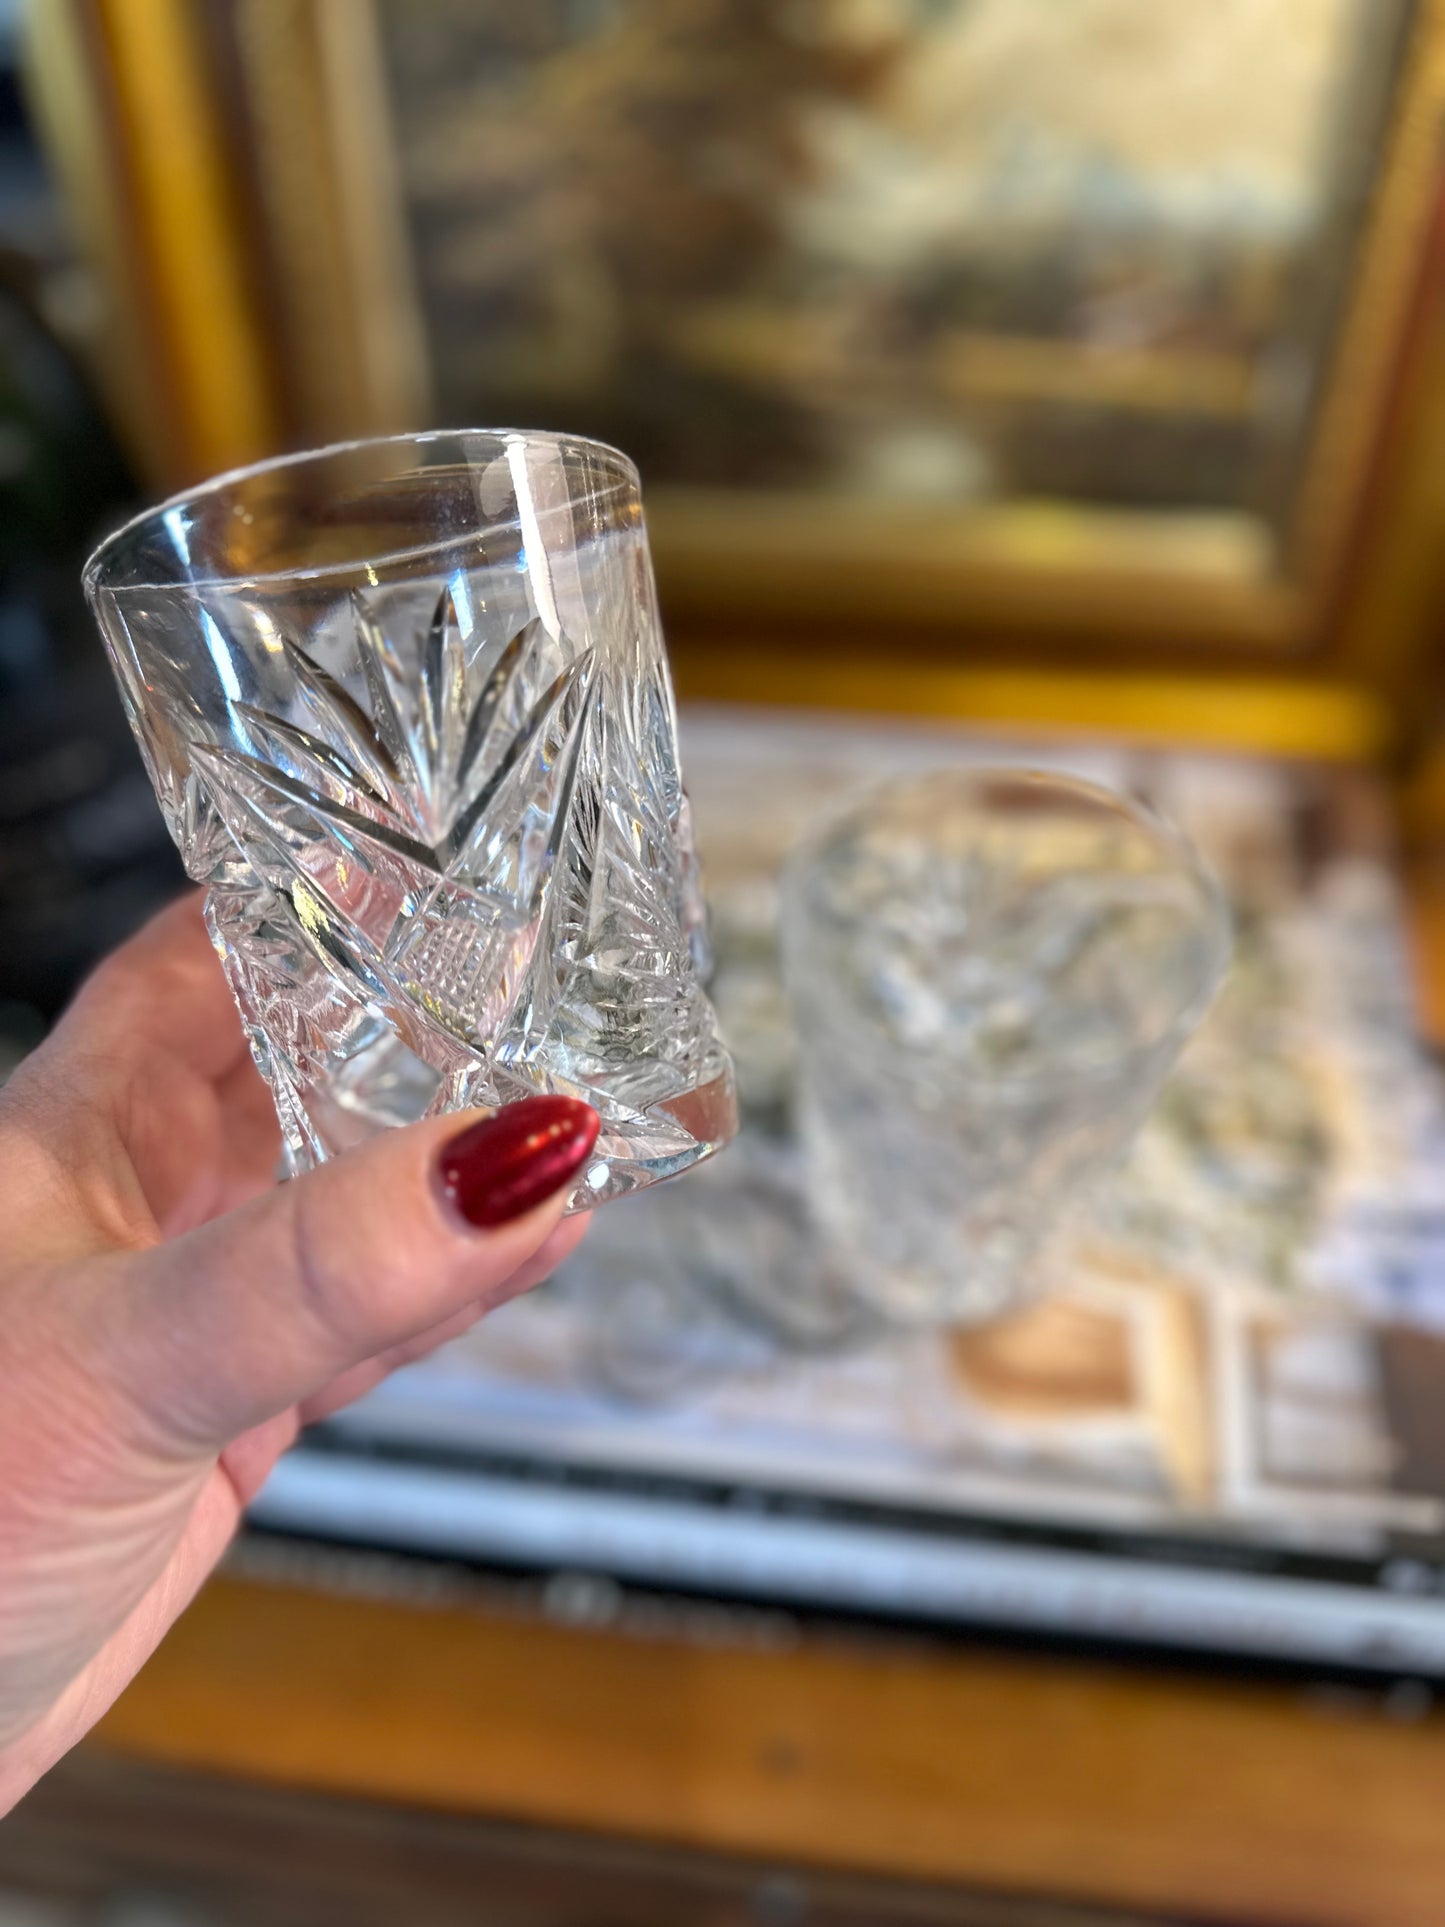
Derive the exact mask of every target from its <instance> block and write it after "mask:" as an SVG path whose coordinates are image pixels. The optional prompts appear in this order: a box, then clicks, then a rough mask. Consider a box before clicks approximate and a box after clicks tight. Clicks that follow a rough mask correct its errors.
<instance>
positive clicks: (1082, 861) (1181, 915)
mask: <svg viewBox="0 0 1445 1927" xmlns="http://www.w3.org/2000/svg"><path fill="white" fill-rule="evenodd" d="M783 941H784V960H785V967H786V971H787V979H788V987H789V993H790V997H791V1001H792V1004H793V1011H794V1017H795V1020H796V1024H797V1030H798V1037H799V1047H800V1061H799V1086H798V1104H799V1112H800V1115H799V1124H800V1128H801V1132H802V1137H803V1143H804V1148H805V1153H806V1159H807V1175H808V1183H809V1189H810V1193H811V1196H812V1200H813V1204H814V1207H815V1209H816V1211H817V1213H818V1217H819V1221H820V1229H821V1231H822V1233H823V1236H824V1238H825V1241H826V1243H827V1245H828V1247H829V1251H830V1255H831V1259H832V1261H833V1262H834V1263H837V1264H839V1265H841V1266H843V1267H844V1268H845V1269H846V1272H847V1274H848V1277H849V1279H850V1282H851V1284H852V1287H853V1289H854V1290H855V1291H856V1292H857V1293H858V1294H859V1296H860V1297H861V1298H863V1299H864V1300H866V1301H867V1302H868V1303H870V1304H871V1305H873V1306H874V1307H875V1308H876V1309H877V1310H879V1311H881V1312H882V1313H883V1314H884V1315H885V1316H887V1317H889V1318H893V1319H899V1320H907V1321H938V1320H950V1321H959V1322H968V1321H974V1320H982V1319H987V1318H992V1317H996V1316H998V1315H1000V1314H1001V1313H1003V1312H1005V1311H1007V1310H1009V1309H1011V1308H1013V1307H1014V1306H1015V1305H1017V1304H1018V1303H1020V1302H1022V1301H1023V1300H1025V1299H1026V1298H1028V1297H1029V1296H1031V1295H1033V1294H1034V1293H1035V1292H1036V1291H1037V1290H1038V1289H1039V1287H1040V1285H1041V1283H1042V1281H1043V1278H1044V1267H1043V1265H1042V1263H1041V1258H1042V1254H1043V1250H1044V1246H1045V1243H1046V1240H1047V1239H1048V1237H1049V1235H1050V1233H1051V1232H1052V1231H1053V1230H1054V1229H1055V1228H1056V1227H1057V1226H1058V1225H1059V1224H1060V1222H1061V1220H1062V1219H1063V1218H1064V1216H1065V1214H1066V1213H1067V1211H1068V1209H1069V1207H1070V1206H1072V1205H1073V1204H1075V1203H1076V1202H1077V1201H1078V1200H1079V1198H1080V1197H1081V1195H1082V1194H1083V1193H1084V1192H1085V1190H1086V1188H1087V1187H1088V1186H1089V1184H1090V1183H1091V1182H1092V1181H1093V1180H1095V1179H1097V1178H1098V1177H1099V1176H1100V1175H1102V1174H1103V1173H1104V1172H1105V1171H1107V1170H1108V1169H1109V1168H1110V1166H1112V1165H1113V1164H1114V1162H1115V1161H1116V1160H1117V1159H1118V1158H1119V1156H1120V1155H1121V1154H1122V1152H1123V1151H1124V1150H1126V1149H1127V1147H1128V1145H1129V1142H1130V1140H1131V1139H1132V1137H1133V1135H1134V1133H1135V1131H1136V1130H1137V1128H1138V1126H1139V1125H1140V1124H1141V1123H1142V1122H1143V1120H1144V1118H1145V1117H1146V1115H1147V1114H1148V1112H1149V1110H1150V1108H1151V1107H1152V1105H1153V1103H1154V1100H1155V1098H1156V1096H1157V1095H1158V1092H1159V1088H1160V1085H1161V1084H1162V1082H1163V1080H1164V1077H1165V1075H1166V1074H1167V1072H1168V1071H1169V1069H1170V1066H1171V1065H1172V1064H1173V1063H1174V1061H1175V1059H1176V1057H1177V1056H1178V1054H1179V1052H1180V1050H1181V1048H1182V1047H1183V1045H1184V1043H1185V1041H1186V1040H1187V1038H1188V1037H1189V1035H1190V1033H1191V1031H1192V1030H1193V1029H1194V1027H1195V1025H1196V1024H1197V1023H1198V1021H1199V1019H1200V1017H1201V1016H1202V1015H1203V1013H1204V1011H1205V1009H1206V1008H1207V1007H1208V1004H1209V1002H1210V1000H1211V998H1212V997H1213V994H1214V992H1215V990H1216V988H1217V987H1218V983H1219V980H1220V977H1221V974H1222V972H1223V969H1224V966H1225V962H1226V960H1227V957H1228V954H1229V919H1228V914H1227V911H1226V909H1225V907H1224V902H1223V899H1222V897H1221V895H1220V892H1219V890H1218V888H1217V887H1216V885H1215V884H1214V882H1213V881H1212V879H1211V878H1210V876H1209V875H1208V873H1207V872H1206V870H1205V869H1204V867H1203V865H1202V863H1201V862H1200V859H1199V857H1198V856H1197V855H1196V854H1195V852H1194V850H1193V849H1192V847H1191V846H1190V845H1189V844H1188V843H1187V842H1186V840H1185V839H1184V838H1183V837H1182V836H1180V835H1179V834H1178V833H1177V832H1176V831H1174V830H1172V829H1171V828H1170V827H1169V826H1168V825H1167V824H1165V823H1164V822H1162V821H1161V820H1160V819H1159V818H1157V817H1155V816H1154V815H1152V814H1151V813H1150V812H1149V811H1148V810H1147V809H1145V808H1143V807H1142V806H1140V805H1138V804H1135V803H1132V802H1129V801H1127V800H1126V799H1124V798H1123V797H1120V796H1116V795H1114V794H1112V793H1111V792H1109V791H1107V790H1104V789H1099V788H1096V787H1095V786H1094V785H1092V784H1090V783H1085V782H1081V781H1078V780H1076V779H1073V778H1070V777H1063V776H1057V775H1043V774H1036V773H1033V772H1030V771H1019V770H950V771H946V772H942V773H939V774H936V775H930V776H926V777H923V778H921V779H918V780H912V781H907V782H903V783H899V784H894V785H891V786H889V787H887V788H885V789H882V790H880V791H878V792H877V793H875V794H874V795H872V796H870V797H868V798H866V799H864V800H863V801H862V802H861V803H859V804H857V805H856V806H854V807H853V808H851V809H850V810H849V811H848V812H847V813H846V814H845V815H843V816H842V817H840V818H838V819H836V820H835V821H834V822H833V823H831V824H830V825H828V826H827V827H825V828H824V829H823V830H822V831H821V832H820V833H819V834H818V835H817V836H815V837H814V838H813V839H812V840H811V841H810V842H809V843H808V844H807V845H806V846H805V847H804V848H803V849H802V850H801V851H799V852H798V853H797V855H796V856H795V857H794V858H793V859H792V861H791V863H790V865H789V867H788V869H787V871H786V873H785V877H784V887H783Z"/></svg>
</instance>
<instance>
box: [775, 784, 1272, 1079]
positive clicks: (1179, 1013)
mask: <svg viewBox="0 0 1445 1927" xmlns="http://www.w3.org/2000/svg"><path fill="white" fill-rule="evenodd" d="M940 779H942V780H947V779H955V780H958V781H960V782H968V781H972V782H978V783H985V782H989V781H994V782H997V781H998V780H1000V779H1007V780H1008V781H1010V782H1017V781H1019V780H1020V779H1026V780H1028V781H1030V782H1034V783H1038V784H1040V785H1042V786H1046V787H1048V788H1052V789H1057V790H1061V791H1065V792H1069V793H1072V794H1073V795H1074V796H1076V797H1080V796H1082V797H1084V798H1086V799H1088V800H1089V801H1090V802H1095V803H1101V804H1105V805H1107V806H1108V808H1109V809H1110V810H1111V811H1112V812H1113V813H1115V814H1117V815H1121V816H1124V817H1125V818H1127V819H1129V820H1130V821H1132V822H1133V823H1135V824H1136V825H1137V826H1138V827H1140V828H1141V829H1144V830H1145V831H1147V832H1148V833H1149V835H1150V836H1152V837H1155V838H1156V839H1158V840H1159V841H1161V842H1163V843H1165V844H1167V845H1168V846H1169V847H1170V848H1172V849H1173V850H1174V851H1175V852H1176V853H1177V854H1178V855H1179V857H1180V858H1181V859H1182V861H1183V865H1184V868H1185V870H1186V872H1187V874H1188V876H1189V877H1190V879H1191V881H1192V882H1193V883H1194V884H1195V886H1196V887H1197V889H1198V891H1199V895H1200V900H1201V904H1202V905H1203V906H1204V909H1205V913H1206V915H1207V919H1208V933H1207V934H1208V939H1209V941H1208V944H1207V946H1206V948H1205V952H1204V956H1203V958H1202V960H1201V963H1200V967H1199V971H1198V975H1197V978H1196V979H1195V981H1194V982H1193V983H1192V984H1191V985H1190V988H1189V990H1188V993H1187V995H1183V996H1181V997H1180V999H1179V1001H1178V1003H1177V1005H1176V1007H1175V1008H1174V1010H1173V1013H1172V1014H1171V1016H1170V1018H1169V1021H1168V1022H1167V1023H1165V1024H1163V1025H1161V1026H1160V1028H1159V1029H1158V1030H1157V1031H1156V1032H1154V1033H1153V1034H1151V1035H1150V1036H1149V1037H1147V1038H1145V1039H1144V1040H1143V1041H1141V1042H1138V1043H1132V1044H1130V1045H1129V1046H1128V1047H1127V1048H1126V1049H1124V1050H1122V1051H1120V1052H1119V1053H1118V1054H1117V1055H1116V1056H1114V1057H1111V1058H1107V1059H1102V1058H1101V1059H1099V1060H1098V1061H1097V1062H1093V1063H1090V1062H1087V1061H1085V1062H1082V1063H1075V1064H1066V1065H1061V1066H1048V1067H1045V1068H1041V1069H1038V1070H1009V1069H1006V1068H1002V1067H999V1068H990V1067H985V1066H969V1067H968V1068H967V1069H965V1068H963V1067H961V1066H960V1067H959V1075H960V1076H962V1077H964V1078H966V1080H967V1082H968V1083H969V1085H970V1086H971V1087H973V1088H982V1089H985V1090H992V1091H998V1092H1001V1093H1005V1094H1006V1093H1008V1092H1011V1091H1012V1092H1029V1091H1037V1090H1040V1089H1043V1088H1046V1087H1048V1086H1049V1085H1059V1086H1072V1085H1085V1086H1086V1085H1088V1084H1091V1083H1096V1082H1100V1081H1103V1080H1107V1079H1111V1078H1114V1077H1117V1076H1118V1074H1119V1071H1120V1068H1121V1066H1124V1065H1127V1064H1130V1063H1134V1062H1138V1061H1140V1060H1143V1059H1145V1058H1148V1057H1150V1056H1152V1055H1153V1054H1154V1053H1155V1052H1156V1051H1158V1050H1159V1049H1161V1047H1163V1046H1164V1045H1165V1044H1167V1043H1168V1042H1169V1041H1170V1040H1171V1039H1174V1038H1179V1039H1180V1040H1181V1047H1182V1043H1183V1042H1185V1041H1187V1039H1188V1037H1189V1034H1190V1032H1191V1031H1192V1030H1193V1028H1194V1026H1195V1025H1196V1024H1197V1023H1199V1021H1200V1020H1201V1019H1202V1018H1203V1016H1204V1014H1205V1012H1206V1011H1207V1010H1208V1009H1209V1006H1210V1004H1211V1003H1212V1002H1213V1001H1214V998H1215V996H1216V995H1217V993H1218V991H1219V988H1220V985H1221V984H1222V982H1223V980H1224V977H1225V975H1226V973H1227V971H1228V968H1229V964H1230V959H1231V956H1232V953H1233V943H1234V918H1233V913H1232V911H1231V909H1230V905H1229V900H1228V898H1227V897H1226V896H1225V894H1224V890H1223V887H1222V886H1221V884H1220V882H1219V879H1218V878H1217V877H1216V876H1215V874H1214V872H1213V870H1212V869H1211V868H1210V866H1209V865H1208V863H1206V862H1205V860H1204V858H1203V857H1202V856H1201V854H1200V852H1199V850H1198V849H1197V847H1196V846H1195V844H1194V842H1193V840H1192V839H1191V838H1190V837H1188V836H1187V835H1186V834H1185V833H1184V831H1183V830H1181V829H1179V828H1178V827H1177V826H1176V825H1175V824H1173V823H1171V822H1170V821H1169V820H1168V819H1167V818H1166V817H1163V816H1161V815H1160V814H1159V812H1158V811H1157V810H1155V809H1154V808H1153V807H1152V806H1151V805H1150V804H1148V803H1146V802H1144V801H1143V799H1142V798H1140V797H1136V796H1130V795H1127V794H1126V793H1125V792H1123V791H1121V790H1113V789H1109V788H1108V787H1107V786H1106V785H1104V784H1102V783H1096V782H1093V781H1092V780H1091V779H1090V778H1088V777H1086V776H1077V775H1074V774H1073V773H1072V772H1071V771H1068V770H1051V769H1040V768H1039V767H1037V766H1036V765H1032V764H1026V763H977V764H959V765H947V764H944V765H941V766H939V767H937V768H934V769H930V770H925V771H923V772H921V773H920V774H919V775H917V776H906V777H902V778H899V777H896V776H895V777H885V778H884V779H883V780H882V781H881V782H878V783H875V784H873V785H871V786H870V787H869V788H868V789H866V790H864V791H862V792H861V793H855V794H854V795H853V796H851V797H850V798H848V799H846V800H845V801H844V802H842V803H841V804H840V805H839V807H838V808H837V809H836V810H834V811H832V812H831V813H830V814H829V815H827V816H826V817H825V818H824V819H823V820H822V821H821V822H819V823H818V824H817V825H816V826H815V827H814V828H813V829H812V830H811V831H809V832H808V834H807V835H806V836H805V837H804V838H803V840H802V841H801V842H800V843H799V844H798V845H797V846H796V848H795V849H794V850H792V851H791V852H790V854H789V856H788V859H787V861H786V863H785V864H784V866H783V872H782V878H781V883H782V889H783V904H782V917H781V921H782V925H783V952H784V975H785V982H786V978H787V974H788V966H787V953H788V951H789V950H790V949H791V948H792V945H791V943H790V941H789V938H788V928H789V926H790V925H794V924H795V921H796V917H797V914H798V912H797V911H796V910H795V909H793V908H792V907H790V905H792V904H800V903H805V902H806V897H805V895H804V893H803V891H802V890H801V888H793V889H790V884H791V885H794V886H799V885H801V883H802V880H803V878H804V875H805V872H806V868H807V866H808V865H809V864H810V863H812V862H813V861H814V860H815V859H816V858H817V857H818V856H819V855H820V854H821V852H822V850H823V848H824V847H825V846H826V844H827V843H828V841H829V839H830V838H831V837H833V836H835V835H836V834H837V833H838V832H839V830H841V829H842V828H843V826H844V825H845V824H847V823H848V822H849V821H851V820H852V819H853V818H854V817H857V816H861V815H863V814H865V813H866V811H867V810H868V809H869V807H870V806H871V805H873V804H875V803H876V802H878V801H879V800H880V799H882V798H884V797H887V796H890V795H900V794H903V793H906V792H907V791H909V790H914V789H918V788H921V787H922V786H923V785H925V784H927V783H929V782H932V781H938V780H940ZM787 989H788V992H789V997H790V1000H791V999H792V996H793V987H792V985H791V984H790V983H788V984H787ZM825 1001H826V1000H825ZM839 1001H840V1002H841V1003H842V1006H843V1008H844V1010H845V1011H854V1012H856V1010H857V1006H856V1004H855V1002H854V1000H853V999H851V998H849V997H847V996H846V995H845V996H844V997H843V998H841V999H840V1000H839ZM850 1047H851V1048H853V1049H854V1050H858V1051H862V1052H865V1053H867V1054H868V1055H869V1056H870V1058H872V1057H874V1056H877V1055H878V1047H877V1045H876V1040H875V1039H872V1038H869V1039H868V1040H867V1041H864V1040H863V1039H862V1038H860V1037H858V1036H857V1034H856V1033H855V1034H854V1036H853V1038H852V1040H851V1046H850ZM897 1057H898V1053H897V1052H889V1051H887V1050H886V1049H884V1050H883V1051H882V1063H883V1067H884V1068H885V1069H887V1068H894V1067H896V1063H897Z"/></svg>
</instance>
